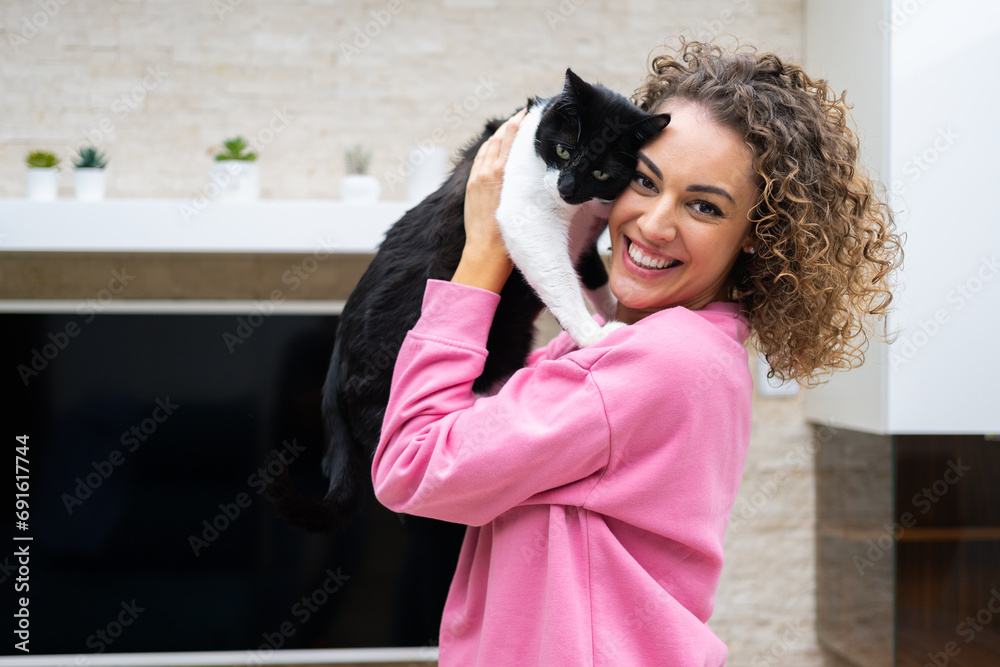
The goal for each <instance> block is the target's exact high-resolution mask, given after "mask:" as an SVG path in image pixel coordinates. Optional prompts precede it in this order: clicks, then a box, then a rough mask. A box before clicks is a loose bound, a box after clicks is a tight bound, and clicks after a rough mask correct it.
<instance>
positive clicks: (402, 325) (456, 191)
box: [268, 72, 666, 532]
mask: <svg viewBox="0 0 1000 667" xmlns="http://www.w3.org/2000/svg"><path fill="white" fill-rule="evenodd" d="M570 76H573V77H574V78H575V75H572V74H571V73H570V72H567V89H565V90H564V91H563V93H562V94H560V96H557V97H556V98H552V99H551V100H541V101H536V102H535V103H538V104H548V103H550V102H551V103H552V104H551V107H550V109H549V110H548V111H547V116H548V118H547V121H546V123H545V126H544V127H542V126H540V128H539V132H538V136H537V138H536V151H538V152H539V155H541V156H542V157H543V159H545V157H546V154H547V153H546V152H547V151H550V150H551V147H550V146H549V142H550V139H549V138H547V137H544V136H542V135H543V134H545V133H548V134H553V135H558V137H560V138H559V141H561V142H563V143H565V144H566V145H571V146H572V145H579V146H580V147H581V150H584V149H586V150H590V151H591V153H592V155H591V156H590V158H588V160H589V162H588V164H585V165H583V169H582V171H581V173H583V174H587V173H591V172H593V171H594V170H596V169H603V170H605V171H607V172H608V173H610V174H611V177H612V178H611V179H608V180H606V181H603V182H601V183H600V188H599V190H600V193H602V194H600V195H598V196H602V197H603V198H605V199H613V198H614V196H616V195H617V193H618V192H620V191H621V190H622V189H623V188H624V187H625V186H626V185H627V184H628V182H629V179H631V177H632V175H633V173H634V169H635V163H636V157H635V154H636V151H637V150H638V149H639V147H640V146H641V144H642V143H645V141H646V140H648V139H650V138H651V137H652V136H655V134H656V133H657V132H659V130H660V129H662V128H663V126H664V125H665V124H666V121H665V120H664V121H663V122H662V123H660V124H650V125H649V127H642V128H640V126H643V125H645V124H647V123H646V121H648V120H650V119H651V118H653V117H652V116H650V115H649V114H646V113H644V112H642V111H640V110H638V109H637V108H636V107H635V106H634V105H632V104H631V103H630V102H629V101H628V100H626V99H625V98H624V97H622V96H621V95H618V94H617V93H613V92H611V91H609V90H607V89H605V88H602V87H596V86H595V87H590V86H588V85H587V84H583V86H585V87H586V90H585V91H582V92H581V91H572V90H569V89H570ZM576 81H579V79H576ZM581 83H582V82H581ZM567 91H568V92H567ZM568 95H572V96H574V97H578V98H582V99H580V100H579V102H577V101H575V100H569V99H564V98H566V97H567V96H568ZM588 114H598V115H597V117H596V118H589V117H588ZM612 117H613V118H614V122H616V123H618V126H619V127H622V128H624V127H627V130H625V131H622V132H619V133H618V134H619V136H616V137H615V140H614V145H607V147H606V149H605V150H603V151H596V150H593V149H595V148H597V147H599V146H600V147H603V146H605V145H606V144H608V142H604V143H601V142H597V141H595V139H596V138H599V137H600V136H601V132H602V131H603V134H604V136H605V137H607V136H609V133H608V131H607V129H606V128H607V123H606V120H607V118H612ZM622 123H624V125H623V124H622ZM500 124H501V121H496V120H494V121H490V122H489V123H488V124H487V125H486V127H485V129H484V130H483V132H482V134H481V135H480V136H479V138H478V139H477V140H476V141H474V142H473V143H472V144H471V145H469V146H468V147H466V148H465V149H464V150H463V151H462V152H461V154H460V158H459V161H458V163H457V165H456V167H455V169H454V171H453V172H452V173H451V175H450V176H449V178H448V179H447V180H446V181H445V183H444V184H443V185H442V186H441V188H440V189H439V190H437V192H435V193H433V194H431V195H429V196H428V197H427V198H426V199H424V200H423V201H422V202H420V203H419V204H417V205H416V206H415V207H414V208H412V209H410V210H409V211H407V212H406V214H405V215H404V216H403V217H402V218H401V219H400V220H399V221H398V222H396V223H395V224H394V225H393V226H392V227H391V228H390V229H389V231H388V233H387V234H386V237H385V240H384V241H383V242H382V244H381V246H380V247H379V250H378V252H377V253H376V255H375V257H374V259H373V260H372V262H371V264H370V265H369V267H368V269H367V270H366V271H365V273H364V275H363V276H362V277H361V280H360V281H359V282H358V284H357V286H356V287H355V289H354V291H353V292H352V293H351V295H350V297H349V298H348V300H347V303H346V304H345V306H344V309H343V312H342V314H341V316H340V323H339V329H338V332H337V338H336V342H335V345H334V350H333V355H332V359H331V361H330V369H329V372H328V374H327V378H326V384H325V386H324V388H323V418H324V426H325V431H326V439H327V452H326V457H325V460H324V462H323V468H324V472H325V473H326V475H327V477H329V479H330V489H329V492H328V493H327V495H326V497H324V498H323V499H322V500H321V501H311V500H309V499H307V498H305V497H304V496H303V495H302V494H301V493H300V492H299V491H298V490H297V489H296V488H295V487H294V485H293V484H292V482H291V479H290V477H289V476H288V475H287V473H286V474H285V475H283V476H282V477H280V478H278V479H277V480H275V482H274V483H272V485H271V486H270V488H269V490H268V495H269V497H270V498H271V500H272V501H273V502H274V504H275V505H276V507H277V510H278V513H279V514H280V515H281V516H283V517H284V518H285V519H286V520H287V521H288V522H289V523H290V524H292V525H294V526H297V527H299V528H302V529H305V530H307V531H311V532H336V531H340V530H342V529H343V528H344V527H345V525H346V523H347V522H348V521H349V520H350V519H351V518H352V517H353V516H354V514H355V513H356V511H357V509H358V507H359V503H360V500H361V498H362V497H363V495H364V494H363V493H362V489H363V487H364V486H367V485H370V484H371V461H372V457H373V455H374V452H375V448H376V446H377V445H378V440H379V433H380V429H381V426H382V418H383V415H384V413H385V407H386V404H387V402H388V397H389V385H390V381H391V379H392V371H393V366H394V364H395V360H396V355H397V353H398V351H399V348H400V345H401V344H402V342H403V338H404V336H405V335H406V332H407V331H408V330H409V329H411V328H412V327H413V325H414V324H415V323H416V321H417V319H418V317H419V315H420V306H421V302H422V299H423V293H424V287H425V285H426V283H427V280H428V279H431V278H436V279H440V280H449V279H450V278H451V276H452V274H453V273H454V271H455V269H456V267H457V266H458V261H459V258H460V257H461V254H462V249H463V246H464V244H465V229H464V220H463V217H464V206H465V189H466V182H467V181H468V178H469V172H470V169H471V166H472V162H473V159H474V158H475V155H476V152H477V151H478V149H479V146H480V145H481V144H482V143H483V142H484V141H485V140H486V139H488V138H489V137H490V136H491V135H492V134H493V133H494V132H495V131H496V129H497V128H498V127H499V126H500ZM559 124H562V125H564V126H565V127H564V128H563V129H561V130H559V131H558V132H553V129H554V127H555V126H556V125H559ZM591 135H593V136H591ZM602 141H603V140H602ZM546 162H549V160H548V159H546ZM578 162H579V161H575V163H578ZM577 166H578V167H579V166H580V165H579V164H577ZM508 168H510V165H508ZM612 179H613V182H609V181H611V180H612ZM583 180H585V179H580V181H581V183H580V184H581V185H583ZM563 190H564V188H563V183H562V182H561V183H560V194H561V195H562V196H563V198H564V199H565V200H566V201H570V202H571V203H579V202H577V201H573V200H571V199H570V197H572V196H573V193H567V192H563ZM567 190H568V189H567ZM573 190H574V192H575V190H576V188H573ZM590 190H591V191H592V192H591V193H590V194H587V195H586V196H585V197H584V200H586V199H590V198H592V197H593V196H595V195H594V194H593V188H590ZM581 201H583V200H581ZM575 266H576V267H577V271H578V273H579V274H580V275H581V278H582V280H583V281H584V283H585V284H586V285H587V287H588V288H593V287H597V286H600V285H602V284H605V283H607V279H608V278H607V272H606V270H605V268H604V264H603V263H602V261H601V259H600V256H599V255H598V252H597V248H596V247H590V248H588V249H587V250H586V252H584V253H583V254H582V255H581V257H580V258H578V260H577V262H576V264H575ZM542 308H543V305H542V302H541V301H540V300H539V298H538V297H537V296H536V294H535V293H534V292H533V291H532V289H531V288H530V287H529V286H528V284H527V283H526V282H525V280H524V278H523V277H522V276H521V274H520V272H518V271H517V270H515V271H514V273H513V274H512V275H511V277H510V278H509V279H508V281H507V284H506V285H505V286H504V288H503V291H502V292H501V298H500V304H499V306H498V308H497V311H496V315H495V317H494V319H493V325H492V328H491V329H490V333H489V339H488V342H487V348H488V349H489V355H488V356H487V358H486V365H485V368H484V370H483V373H482V375H481V376H480V377H479V378H478V379H477V380H476V382H475V383H474V385H473V389H474V390H475V391H477V392H486V391H488V390H489V389H490V388H491V387H492V386H493V385H494V384H495V383H497V382H499V381H503V380H505V379H506V378H507V377H509V376H510V375H511V374H513V373H514V371H516V370H517V369H519V368H521V367H522V366H523V365H524V362H525V358H526V357H527V355H528V353H529V352H530V351H531V349H532V342H533V337H534V320H535V318H536V317H537V316H538V314H539V312H540V311H541V310H542Z"/></svg>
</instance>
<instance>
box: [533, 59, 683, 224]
mask: <svg viewBox="0 0 1000 667" xmlns="http://www.w3.org/2000/svg"><path fill="white" fill-rule="evenodd" d="M669 122H670V116H669V115H667V114H658V115H653V114H647V113H645V112H644V111H640V110H639V109H637V108H636V107H635V106H634V105H633V104H632V103H631V102H629V101H628V100H627V99H625V98H624V97H623V96H621V95H619V94H617V93H614V92H612V91H610V90H608V89H606V88H604V87H602V86H592V85H590V84H588V83H586V82H585V81H583V80H582V79H580V78H579V77H578V76H576V75H575V74H574V73H573V72H572V71H570V70H567V71H566V84H565V87H564V88H563V91H562V92H561V93H560V94H559V95H557V96H556V97H554V98H552V99H551V100H549V101H548V102H547V107H546V109H545V111H544V112H543V114H542V118H541V121H540V122H539V125H538V131H537V133H536V134H535V151H536V152H537V153H538V155H539V156H540V157H541V158H542V159H543V160H544V161H545V164H546V165H547V167H548V169H549V171H550V172H553V171H556V172H558V175H557V177H556V178H555V179H554V180H555V182H556V184H557V189H558V194H559V196H560V197H561V198H562V199H563V201H565V202H566V203H568V204H582V203H584V202H587V201H590V200H593V199H598V200H603V201H611V200H613V199H614V198H615V197H616V196H618V193H619V192H621V191H622V190H623V189H624V188H625V186H626V185H628V183H629V181H630V180H631V179H632V176H633V175H634V174H635V166H636V154H637V152H638V150H639V147H640V146H642V145H643V144H644V143H646V142H647V141H649V140H650V139H652V138H653V137H655V136H656V135H657V134H658V133H659V132H660V130H662V129H663V128H664V127H666V125H667V123H669Z"/></svg>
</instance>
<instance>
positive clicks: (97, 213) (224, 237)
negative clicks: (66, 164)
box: [0, 199, 413, 254]
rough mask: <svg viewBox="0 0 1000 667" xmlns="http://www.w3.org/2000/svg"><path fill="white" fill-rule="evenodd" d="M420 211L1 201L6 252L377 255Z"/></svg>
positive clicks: (296, 203)
mask: <svg viewBox="0 0 1000 667" xmlns="http://www.w3.org/2000/svg"><path fill="white" fill-rule="evenodd" d="M412 206H413V204H412V203H409V202H404V201H386V202H376V203H373V204H349V203H345V202H341V201H332V200H280V199H271V200H267V199H263V200H258V201H254V202H231V201H218V200H217V201H212V202H210V203H208V205H207V206H203V207H202V208H201V210H199V208H198V206H197V204H196V202H194V201H192V200H182V199H108V200H105V201H102V202H93V203H88V202H78V201H76V200H70V199H67V200H56V201H52V202H35V201H28V200H27V199H0V251H3V252H7V251H32V252H178V253H202V252H204V253H209V252H211V253H315V254H326V253H371V252H374V251H375V249H376V247H377V246H378V245H379V244H380V243H381V242H382V239H383V237H384V236H385V232H386V230H388V228H389V227H390V226H391V225H392V224H393V223H394V222H395V221H396V220H398V219H399V218H400V217H401V216H402V215H403V213H405V212H406V211H407V210H408V209H409V208H412Z"/></svg>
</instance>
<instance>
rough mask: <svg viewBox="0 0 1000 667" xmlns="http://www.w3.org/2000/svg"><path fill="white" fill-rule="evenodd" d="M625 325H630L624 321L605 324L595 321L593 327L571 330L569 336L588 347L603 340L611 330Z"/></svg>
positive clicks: (582, 345)
mask: <svg viewBox="0 0 1000 667" xmlns="http://www.w3.org/2000/svg"><path fill="white" fill-rule="evenodd" d="M625 326H628V325H627V324H625V323H624V322H608V323H607V324H605V325H604V326H600V325H599V324H597V322H593V326H592V327H590V326H588V327H586V328H585V329H583V330H577V331H570V332H569V336H570V338H572V339H573V340H574V342H576V344H577V345H579V346H580V347H587V346H588V345H593V344H594V343H596V342H598V341H600V340H603V339H604V338H605V337H606V336H607V335H608V334H610V333H611V332H613V331H617V330H618V329H621V328H622V327H625Z"/></svg>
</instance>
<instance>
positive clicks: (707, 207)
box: [693, 201, 722, 218]
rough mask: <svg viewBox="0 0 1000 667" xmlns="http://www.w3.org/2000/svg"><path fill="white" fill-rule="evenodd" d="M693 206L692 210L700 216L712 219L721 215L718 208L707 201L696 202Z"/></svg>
mask: <svg viewBox="0 0 1000 667" xmlns="http://www.w3.org/2000/svg"><path fill="white" fill-rule="evenodd" d="M693 206H694V210H695V211H697V212H698V213H701V214H702V215H708V216H712V217H713V218H715V217H719V216H721V215H722V211H721V210H719V207H718V206H716V205H715V204H712V203H710V202H707V201H696V202H695V203H694V204H693Z"/></svg>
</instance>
